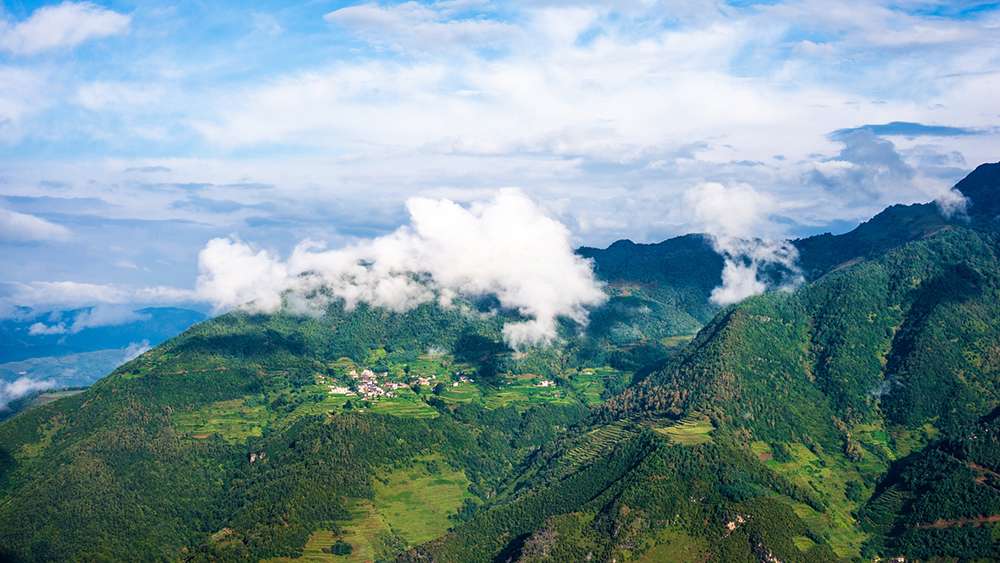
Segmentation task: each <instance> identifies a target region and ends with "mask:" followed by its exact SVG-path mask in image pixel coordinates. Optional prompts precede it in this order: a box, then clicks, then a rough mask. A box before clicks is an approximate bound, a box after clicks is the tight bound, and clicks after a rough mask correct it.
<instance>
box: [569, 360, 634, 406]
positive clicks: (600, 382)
mask: <svg viewBox="0 0 1000 563" xmlns="http://www.w3.org/2000/svg"><path fill="white" fill-rule="evenodd" d="M628 377H630V375H629V374H628V373H626V372H622V371H618V370H616V369H614V368H611V367H600V368H583V369H581V370H580V371H579V372H577V373H575V374H572V375H571V376H570V378H569V383H570V386H571V387H572V388H573V391H574V392H576V394H577V396H578V397H579V398H580V400H581V401H583V403H584V404H586V405H588V406H592V405H596V404H599V403H601V402H602V401H603V399H602V398H601V396H602V395H603V393H604V390H605V389H606V388H607V382H608V380H610V379H613V378H618V379H625V378H628Z"/></svg>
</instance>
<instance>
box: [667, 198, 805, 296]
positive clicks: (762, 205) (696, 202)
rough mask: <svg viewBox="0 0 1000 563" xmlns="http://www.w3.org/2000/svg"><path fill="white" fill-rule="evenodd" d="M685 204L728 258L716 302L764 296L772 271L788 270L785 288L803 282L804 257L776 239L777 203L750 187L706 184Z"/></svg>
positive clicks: (713, 242) (726, 258)
mask: <svg viewBox="0 0 1000 563" xmlns="http://www.w3.org/2000/svg"><path fill="white" fill-rule="evenodd" d="M684 202H685V205H686V206H687V208H688V209H689V210H690V212H691V214H692V217H693V219H694V225H696V226H697V227H698V228H699V229H701V230H703V231H704V232H706V233H707V234H708V235H709V236H710V237H711V239H712V246H713V247H714V248H715V250H716V252H718V253H719V254H721V255H722V257H723V258H724V259H725V262H724V266H723V270H722V285H721V286H719V287H717V288H715V289H713V290H712V294H711V300H712V302H714V303H716V304H719V305H728V304H731V303H737V302H739V301H742V300H743V299H746V298H747V297H750V296H753V295H759V294H761V293H763V292H764V291H766V290H767V288H768V287H769V283H773V282H770V280H769V278H768V277H767V276H765V275H764V272H763V271H762V270H763V269H765V268H766V267H768V266H777V267H778V268H779V269H780V270H782V272H781V273H782V274H784V275H782V276H781V278H782V279H781V281H780V282H779V285H781V286H782V287H792V286H794V285H797V284H798V283H800V282H801V276H800V275H799V273H798V268H797V266H796V260H797V259H798V252H797V251H796V249H795V247H794V246H792V245H791V244H790V243H789V242H788V241H786V240H783V239H781V238H778V237H776V234H777V231H776V228H775V226H774V224H773V223H772V222H771V220H770V216H771V215H772V214H773V213H774V212H776V211H778V210H779V209H780V204H779V202H778V201H777V200H776V199H775V198H773V197H772V196H770V195H768V194H766V193H762V192H759V191H757V190H755V189H754V188H753V187H752V186H749V185H746V184H736V185H733V186H728V187H727V186H724V185H722V184H719V183H704V184H701V185H698V186H695V187H693V188H691V189H689V190H688V191H687V192H686V193H685V194H684ZM762 236H763V237H764V238H761V237H762Z"/></svg>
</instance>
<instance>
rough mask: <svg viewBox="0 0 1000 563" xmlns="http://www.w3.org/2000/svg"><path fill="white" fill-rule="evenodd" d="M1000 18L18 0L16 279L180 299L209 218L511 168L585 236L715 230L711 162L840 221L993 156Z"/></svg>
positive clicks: (1, 162)
mask: <svg viewBox="0 0 1000 563" xmlns="http://www.w3.org/2000/svg"><path fill="white" fill-rule="evenodd" d="M998 36H1000V4H998V3H995V2H992V3H984V2H935V1H931V0H928V1H909V0H902V1H896V2H877V1H865V2H819V1H802V2H797V1H796V2H791V1H790V2H730V3H725V2H711V1H678V2H655V1H652V0H650V1H635V2H613V3H612V2H607V3H602V2H593V3H583V2H581V3H575V2H564V1H553V2H505V3H490V2H485V1H482V2H480V1H476V0H451V1H441V2H435V3H416V2H407V3H394V2H386V3H349V2H307V3H301V4H295V5H293V4H291V3H288V2H258V3H254V4H253V6H248V5H246V3H237V2H197V3H186V2H185V3H178V4H176V5H174V6H166V5H164V4H162V3H145V2H107V3H96V2H95V3H73V2H64V3H53V2H6V3H3V4H2V11H0V251H2V252H3V256H4V262H5V263H6V264H8V267H6V268H4V271H3V273H2V274H0V300H2V302H3V303H4V304H5V305H6V306H10V305H32V306H38V307H49V306H53V307H55V306H70V305H82V304H91V303H96V302H129V303H131V302H143V303H157V302H176V301H183V300H186V299H190V298H192V296H191V294H190V290H191V289H192V288H193V287H194V285H195V279H196V277H197V275H198V263H197V257H198V253H199V251H200V250H201V249H202V248H203V247H204V246H205V244H206V243H207V242H208V241H209V240H210V239H212V238H215V237H220V236H231V235H232V236H237V237H239V238H240V239H241V240H243V241H247V242H248V243H252V244H253V245H254V247H255V248H263V249H268V250H270V251H271V252H272V253H273V254H274V255H284V254H287V253H288V252H289V251H290V249H291V248H292V247H293V246H294V245H295V244H296V243H297V242H299V241H300V240H303V239H312V240H322V241H326V242H327V243H328V244H329V245H330V246H333V247H336V246H339V245H343V244H348V243H352V242H355V241H357V240H359V239H365V238H370V237H374V236H378V235H381V234H384V233H387V232H390V231H392V230H393V229H395V228H396V227H398V226H399V225H400V224H402V223H405V222H406V221H407V213H406V210H405V205H404V204H405V201H406V200H407V199H408V198H410V197H413V196H427V197H432V198H450V199H452V200H454V201H458V202H471V201H477V200H481V199H483V198H485V197H488V195H489V194H491V193H494V192H495V191H496V190H497V189H498V188H504V187H517V188H520V189H521V190H522V191H523V192H524V193H526V194H527V195H528V196H529V197H530V198H532V199H533V200H535V202H537V203H538V205H540V206H542V207H543V208H544V209H545V210H546V212H547V213H548V214H550V215H552V216H555V217H557V218H558V219H559V220H560V221H561V222H562V223H564V224H565V225H566V227H567V228H568V229H569V231H570V233H571V236H572V240H573V242H574V243H575V244H590V245H604V244H608V243H610V242H611V241H613V240H615V239H618V238H626V237H627V238H632V239H633V240H638V241H656V240H660V239H663V238H666V237H668V236H672V235H677V234H682V233H685V232H688V231H692V230H701V229H704V228H707V226H706V224H705V222H704V221H700V220H698V219H697V218H695V217H693V216H692V214H691V213H690V212H689V210H687V209H686V206H685V201H686V200H685V196H686V194H688V195H689V194H690V193H692V192H691V190H692V189H696V188H698V187H699V186H704V185H706V184H713V185H714V184H719V185H721V186H723V187H724V188H726V189H733V190H738V193H739V194H740V195H741V198H742V197H750V198H752V199H753V201H754V202H755V203H754V205H753V206H752V207H753V209H754V210H755V214H754V216H753V217H751V218H749V219H747V220H746V221H743V220H742V219H741V218H740V217H739V214H740V213H741V212H742V211H745V209H733V210H726V211H724V213H723V214H724V215H727V216H728V215H731V216H732V217H735V218H736V219H738V220H740V221H743V222H741V223H740V225H741V226H740V232H741V233H743V234H747V233H753V234H759V235H761V236H772V237H781V236H797V235H803V234H809V233H814V232H821V231H823V230H827V229H831V228H832V229H835V230H843V229H844V228H847V227H849V226H851V225H854V224H856V223H857V222H858V221H859V220H863V219H865V218H867V217H869V216H870V215H872V214H873V213H875V212H877V211H878V210H880V209H881V208H883V207H884V206H886V205H887V204H890V203H896V202H904V203H908V202H917V201H929V200H932V199H935V198H940V197H947V190H948V188H949V186H950V185H952V184H953V183H954V182H955V181H956V180H957V179H959V178H960V177H961V176H962V175H964V174H965V173H966V172H967V171H969V170H970V169H971V168H973V167H974V166H975V165H977V164H979V163H981V162H985V161H997V160H1000V129H998V126H1000V104H998V103H997V102H996V93H997V92H1000V41H997V40H996V37H998ZM709 192H711V190H709ZM705 193H708V192H705ZM712 193H715V192H712ZM734 193H735V192H734Z"/></svg>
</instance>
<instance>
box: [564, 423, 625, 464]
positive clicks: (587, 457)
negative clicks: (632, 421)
mask: <svg viewBox="0 0 1000 563" xmlns="http://www.w3.org/2000/svg"><path fill="white" fill-rule="evenodd" d="M634 435H635V430H633V429H632V428H630V427H629V425H628V423H627V422H620V421H619V422H614V423H612V424H606V425H604V426H601V427H598V428H595V429H594V430H591V431H590V432H588V433H587V434H586V435H585V436H584V437H583V438H582V439H581V440H580V441H579V445H577V446H576V447H574V448H572V449H570V450H569V451H568V452H566V456H565V458H566V459H568V460H569V461H571V462H572V463H573V464H574V465H584V464H586V463H589V462H590V461H591V460H593V459H596V458H597V457H598V456H601V455H604V454H605V453H607V452H609V451H611V449H612V448H614V447H615V445H616V444H618V443H620V442H624V441H625V440H628V439H629V438H631V437H632V436H634Z"/></svg>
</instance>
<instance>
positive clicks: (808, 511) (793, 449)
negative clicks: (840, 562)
mask: <svg viewBox="0 0 1000 563" xmlns="http://www.w3.org/2000/svg"><path fill="white" fill-rule="evenodd" d="M787 448H788V451H789V453H790V454H791V458H792V459H791V460H789V461H786V462H779V461H777V460H775V459H769V460H768V461H765V462H764V463H765V464H766V465H767V466H768V467H769V468H771V469H773V470H774V471H775V472H777V473H778V474H779V475H782V476H783V477H785V478H787V479H788V480H789V481H791V482H792V483H794V484H796V485H798V486H799V487H802V488H804V489H806V490H810V491H812V492H813V493H815V494H816V495H817V496H818V497H819V498H820V499H821V500H822V501H823V503H824V504H825V505H826V510H825V511H823V512H819V511H817V510H815V509H813V508H812V507H810V506H809V505H807V504H804V503H801V502H795V501H793V500H791V499H787V500H788V502H789V504H790V505H791V506H792V509H793V510H794V511H795V514H796V515H798V516H799V518H801V519H802V520H803V522H805V523H806V525H807V526H808V527H809V528H810V529H811V530H813V531H814V532H817V533H819V534H820V535H822V536H823V537H824V538H826V539H827V542H828V543H829V544H830V547H832V548H833V551H834V552H835V553H836V554H837V555H838V556H840V557H844V558H854V557H857V556H858V555H859V553H860V550H861V544H862V543H864V541H865V540H866V539H868V534H866V533H864V532H863V531H862V530H861V529H860V527H859V526H858V523H857V521H856V520H855V518H854V516H853V514H852V513H853V512H854V511H856V510H857V509H858V507H859V504H860V503H857V502H854V501H851V500H850V499H848V498H847V496H846V495H845V491H846V489H847V482H848V481H857V482H859V483H864V477H863V475H862V473H867V472H868V471H878V470H877V469H875V468H877V467H881V468H882V471H884V469H885V465H884V463H883V462H881V461H879V460H877V459H876V458H875V456H874V455H872V454H871V453H869V452H866V454H865V456H866V459H865V460H864V461H862V462H861V463H853V462H851V461H849V460H848V459H847V458H846V457H844V456H842V455H840V454H839V452H838V453H836V454H829V453H823V452H820V455H817V454H816V453H814V452H813V451H811V450H810V449H809V448H807V447H806V446H805V445H804V444H801V443H798V442H793V443H789V444H787ZM751 449H752V450H753V451H754V452H755V453H757V454H758V455H760V454H762V453H771V447H770V445H768V444H767V443H765V442H760V441H758V442H754V443H753V444H752V445H751ZM765 457H766V456H765Z"/></svg>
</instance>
